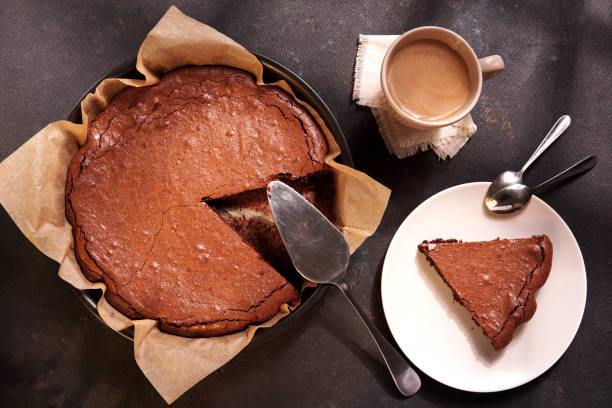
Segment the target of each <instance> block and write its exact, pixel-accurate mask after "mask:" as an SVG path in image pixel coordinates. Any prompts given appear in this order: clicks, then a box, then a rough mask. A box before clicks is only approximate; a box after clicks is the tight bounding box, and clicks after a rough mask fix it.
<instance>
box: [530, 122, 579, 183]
mask: <svg viewBox="0 0 612 408" xmlns="http://www.w3.org/2000/svg"><path fill="white" fill-rule="evenodd" d="M571 122H572V120H571V119H570V117H569V116H568V115H563V116H561V117H560V118H559V119H558V120H557V122H556V123H555V124H554V125H553V127H552V129H550V131H549V132H548V134H547V135H546V137H545V138H544V139H543V140H542V142H541V143H540V145H539V146H538V147H537V148H536V149H535V152H533V154H532V155H531V157H530V158H529V160H527V163H525V165H524V166H523V168H522V169H521V171H519V173H520V174H521V175H523V173H524V172H525V170H527V167H529V166H531V163H533V162H534V161H535V160H536V159H537V158H538V157H540V155H541V154H542V153H544V151H545V150H546V149H548V147H549V146H550V145H551V144H553V142H554V141H555V140H557V139H558V138H559V136H561V135H562V134H563V132H565V130H566V129H567V128H568V127H569V125H570V123H571Z"/></svg>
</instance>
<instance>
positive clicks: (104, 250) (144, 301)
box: [66, 66, 327, 336]
mask: <svg viewBox="0 0 612 408" xmlns="http://www.w3.org/2000/svg"><path fill="white" fill-rule="evenodd" d="M326 153H327V143H326V141H325V138H324V136H323V134H322V133H321V130H320V129H319V127H318V126H317V124H316V122H315V121H314V120H313V118H312V117H311V116H310V115H309V114H308V112H307V111H306V110H305V109H304V108H302V107H301V106H300V105H299V104H298V103H297V102H296V101H295V100H294V99H293V98H292V97H291V96H289V95H288V94H286V93H285V92H283V91H282V90H280V89H278V88H275V87H272V86H258V85H257V84H256V83H255V81H254V79H253V77H252V76H251V74H249V73H247V72H245V71H241V70H237V69H233V68H228V67H215V66H206V67H187V68H182V69H179V70H176V71H173V72H170V73H168V74H166V75H164V76H163V77H162V78H161V80H160V82H159V83H158V84H157V85H155V86H149V87H141V88H133V87H129V88H126V89H125V90H124V91H122V92H121V93H119V94H118V95H117V96H116V97H115V98H114V99H113V100H112V101H111V103H110V104H109V105H108V106H107V107H106V109H105V110H104V111H102V112H101V113H100V114H99V115H98V116H97V117H96V118H95V120H93V121H92V122H91V123H90V124H89V126H88V133H87V141H86V143H85V145H84V146H83V147H82V148H81V149H80V150H79V151H78V153H77V154H76V155H75V156H74V158H73V159H72V162H71V164H70V166H69V169H68V177H67V184H66V215H67V218H68V220H69V221H70V223H71V224H72V226H73V233H74V237H75V254H76V257H77V260H78V262H79V264H80V266H81V269H82V270H83V272H84V274H85V275H86V276H87V278H88V279H90V280H92V281H100V280H103V281H104V282H105V283H106V286H107V291H106V297H107V299H108V301H109V302H110V303H111V304H112V305H113V306H115V307H116V308H117V309H118V310H120V311H121V312H123V313H125V314H126V315H128V316H129V317H131V318H134V319H140V318H148V319H157V320H158V321H159V323H160V328H161V329H162V330H165V331H167V332H170V333H176V334H180V335H185V336H214V335H220V334H226V333H230V332H233V331H237V330H240V329H242V328H244V327H246V326H248V325H249V324H252V323H257V322H262V321H265V320H268V319H269V318H271V317H272V316H274V315H275V314H276V313H277V312H278V310H279V307H280V305H281V304H283V303H290V304H294V303H295V302H296V301H297V299H298V292H297V291H296V289H295V288H294V287H293V286H292V285H291V284H290V283H289V282H288V281H287V280H286V279H285V278H284V277H283V276H281V275H280V274H279V273H278V272H277V271H276V270H275V269H274V268H273V267H272V266H271V265H270V264H269V263H268V262H266V261H265V260H264V259H263V258H262V256H261V254H259V253H258V252H257V251H256V250H255V249H254V248H253V246H252V245H250V243H249V242H248V241H247V240H245V239H244V237H243V236H241V235H240V234H239V233H238V232H237V231H236V230H235V229H234V228H232V226H231V225H230V224H229V223H228V222H226V221H227V220H224V218H223V217H221V216H220V215H219V208H216V210H217V211H215V210H213V208H212V207H211V206H210V205H209V204H208V202H209V200H223V199H227V200H231V198H232V196H234V195H239V194H241V193H244V192H248V191H254V190H257V189H263V188H265V186H266V185H267V183H268V182H270V181H271V180H274V179H283V180H287V181H291V180H298V179H301V178H304V177H307V176H309V175H313V174H317V173H318V172H322V171H326V169H327V166H326V165H325V164H324V163H323V161H324V158H325V155H326ZM249 205H251V204H249V203H247V207H248V206H249Z"/></svg>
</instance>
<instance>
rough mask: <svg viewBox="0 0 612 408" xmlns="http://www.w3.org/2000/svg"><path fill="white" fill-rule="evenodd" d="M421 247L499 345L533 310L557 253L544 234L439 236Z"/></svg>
mask: <svg viewBox="0 0 612 408" xmlns="http://www.w3.org/2000/svg"><path fill="white" fill-rule="evenodd" d="M419 251H421V252H422V253H423V254H425V256H426V257H427V260H428V261H429V263H430V264H431V265H432V266H433V267H434V268H435V269H436V271H437V272H438V274H439V275H440V277H442V279H443V280H444V282H446V284H447V285H448V286H449V287H450V288H451V290H452V291H453V295H454V297H455V299H456V300H457V301H458V302H459V303H460V304H461V305H463V307H465V308H466V309H467V310H468V311H469V312H470V314H471V315H472V319H474V321H475V322H476V324H478V325H479V326H480V327H482V330H483V331H484V333H485V335H486V336H487V337H489V338H490V339H491V343H492V344H493V347H494V348H495V350H501V349H502V348H504V347H505V346H506V345H508V343H510V340H512V335H513V333H514V329H515V328H516V326H518V325H519V324H521V323H524V322H526V321H528V320H529V319H531V317H532V316H533V314H534V313H535V311H536V306H537V305H536V300H535V297H534V295H535V291H536V290H538V289H539V288H540V287H541V286H542V285H543V284H544V283H545V282H546V279H547V278H548V274H549V273H550V267H551V264H552V256H553V248H552V243H551V242H550V239H549V238H548V236H546V235H535V236H533V237H531V238H521V239H496V240H493V241H479V242H461V241H457V240H455V239H449V240H442V239H437V240H434V241H423V243H422V244H420V245H419Z"/></svg>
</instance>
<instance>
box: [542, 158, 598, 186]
mask: <svg viewBox="0 0 612 408" xmlns="http://www.w3.org/2000/svg"><path fill="white" fill-rule="evenodd" d="M596 164H597V156H589V157H587V158H584V159H582V160H581V161H579V162H578V163H576V164H574V165H573V166H572V167H570V168H569V169H567V170H564V171H562V172H561V173H559V174H557V175H556V176H554V177H552V178H550V179H548V180H546V181H545V182H543V183H542V184H540V185H539V186H536V187H534V188H533V190H531V192H532V193H533V194H539V193H541V192H543V191H546V190H548V189H549V188H551V187H552V186H554V185H555V184H558V183H560V182H562V181H565V180H567V179H568V178H571V177H574V176H577V175H579V174H582V173H586V172H587V171H589V170H591V169H592V168H593V167H595V165H596Z"/></svg>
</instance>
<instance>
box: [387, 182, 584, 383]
mask: <svg viewBox="0 0 612 408" xmlns="http://www.w3.org/2000/svg"><path fill="white" fill-rule="evenodd" d="M488 186H489V183H469V184H462V185H459V186H456V187H452V188H449V189H447V190H444V191H442V192H440V193H438V194H436V195H434V196H433V197H431V198H429V199H428V200H426V201H425V202H423V203H422V204H421V205H419V206H418V207H417V208H416V209H415V210H414V211H413V212H412V213H411V214H410V215H409V216H408V217H407V218H406V220H404V222H403V223H402V225H401V226H400V228H399V229H398V231H397V232H396V234H395V236H394V237H393V240H392V241H391V245H390V246H389V250H388V252H387V256H386V258H385V263H384V265H383V272H382V283H381V286H382V303H383V308H384V311H385V317H386V318H387V322H388V323H389V328H390V329H391V333H392V334H393V337H394V338H395V341H396V342H397V344H398V345H399V346H400V348H401V349H402V351H403V352H404V354H405V355H406V356H407V357H408V358H409V359H410V361H411V362H412V363H413V364H414V365H416V366H417V367H418V368H419V369H420V370H422V371H423V372H424V373H426V374H427V375H429V376H430V377H432V378H434V379H435V380H437V381H439V382H441V383H443V384H446V385H448V386H451V387H454V388H457V389H461V390H466V391H474V392H494V391H502V390H506V389H509V388H514V387H517V386H519V385H521V384H524V383H526V382H528V381H531V380H533V379H534V378H536V377H538V376H539V375H540V374H542V373H544V372H545V371H546V370H548V369H549V368H550V367H551V366H552V365H553V364H554V363H555V362H556V361H557V360H558V359H559V358H560V357H561V356H562V355H563V353H564V352H565V350H566V349H567V347H568V346H569V345H570V343H571V342H572V339H573V338H574V335H575V334H576V331H577V330H578V326H579V325H580V321H581V320H582V314H583V312H584V306H585V302H586V272H585V269H584V262H583V260H582V254H581V253H580V248H579V247H578V243H577V242H576V239H575V238H574V235H573V234H572V232H571V231H570V229H569V228H568V226H567V225H566V224H565V222H564V221H563V220H562V219H561V217H560V216H559V215H558V214H557V213H556V212H555V211H554V210H553V209H552V208H551V207H549V206H548V205H547V204H546V203H544V202H543V201H542V200H540V199H539V198H537V197H533V198H532V199H531V202H530V203H529V205H528V206H527V208H526V209H525V210H524V211H522V212H520V213H518V214H511V215H505V216H496V215H491V214H489V213H488V212H487V211H486V209H485V208H484V205H483V198H484V195H485V192H486V190H487V187H488ZM537 234H547V235H548V236H549V237H550V239H551V241H552V243H553V254H554V255H553V263H552V269H551V272H550V276H549V278H548V281H547V282H546V284H545V285H544V286H543V287H542V288H540V289H539V290H538V292H536V301H537V304H538V307H537V310H536V313H535V315H534V316H533V318H532V319H531V320H530V321H529V322H527V323H524V324H522V325H520V326H519V327H518V328H517V330H516V331H515V332H514V338H513V340H512V341H511V342H510V344H509V345H508V346H506V347H505V348H504V349H502V350H501V351H499V352H497V351H495V350H494V349H493V346H491V343H490V341H489V339H488V338H487V337H486V336H485V335H484V334H483V332H482V330H481V329H480V328H479V327H478V326H476V324H475V323H474V322H473V321H472V319H471V317H470V314H469V313H468V312H467V310H465V309H464V308H463V307H462V306H461V305H460V304H459V303H457V302H455V301H453V295H452V293H451V291H450V289H449V288H448V287H447V286H446V285H445V284H444V282H443V281H442V279H441V278H440V277H439V276H438V274H437V273H436V272H435V270H434V269H433V268H432V267H430V266H429V264H428V263H427V261H426V260H425V257H424V256H423V254H421V253H420V252H418V250H417V245H418V244H419V243H420V242H422V241H423V240H431V239H435V238H456V239H461V240H464V241H483V240H490V239H495V238H497V237H501V238H522V237H530V236H531V235H537Z"/></svg>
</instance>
